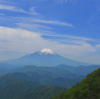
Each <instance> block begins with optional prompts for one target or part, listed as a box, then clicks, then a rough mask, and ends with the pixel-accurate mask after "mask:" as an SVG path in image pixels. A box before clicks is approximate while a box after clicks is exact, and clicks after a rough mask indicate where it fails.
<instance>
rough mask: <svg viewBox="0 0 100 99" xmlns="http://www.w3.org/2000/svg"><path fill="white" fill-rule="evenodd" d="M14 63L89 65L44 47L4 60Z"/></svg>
mask: <svg viewBox="0 0 100 99" xmlns="http://www.w3.org/2000/svg"><path fill="white" fill-rule="evenodd" d="M4 63H9V64H12V65H36V66H56V65H59V64H67V65H72V66H79V65H89V64H88V63H83V62H78V61H74V60H71V59H68V58H64V57H62V56H60V55H58V54H56V53H54V52H53V51H52V50H50V49H42V50H41V51H38V52H35V53H33V54H30V55H26V56H23V57H20V58H18V59H13V60H9V61H4Z"/></svg>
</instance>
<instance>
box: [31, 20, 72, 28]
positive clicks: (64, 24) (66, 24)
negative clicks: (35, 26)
mask: <svg viewBox="0 0 100 99" xmlns="http://www.w3.org/2000/svg"><path fill="white" fill-rule="evenodd" d="M33 21H34V22H38V23H45V24H54V25H62V26H68V27H73V25H72V24H68V23H64V22H59V21H51V20H39V19H35V20H33Z"/></svg>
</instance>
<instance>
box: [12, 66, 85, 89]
mask: <svg viewBox="0 0 100 99" xmlns="http://www.w3.org/2000/svg"><path fill="white" fill-rule="evenodd" d="M13 72H21V73H25V74H26V75H28V76H30V77H31V78H33V81H34V82H36V83H40V84H42V85H47V86H53V85H58V86H62V87H67V88H69V87H71V86H72V85H74V84H76V83H77V82H80V81H81V80H82V79H83V78H84V76H80V75H78V74H75V73H70V72H69V71H67V70H61V69H59V68H54V67H41V66H40V67H37V66H24V67H21V68H17V69H13V70H12V73H13Z"/></svg>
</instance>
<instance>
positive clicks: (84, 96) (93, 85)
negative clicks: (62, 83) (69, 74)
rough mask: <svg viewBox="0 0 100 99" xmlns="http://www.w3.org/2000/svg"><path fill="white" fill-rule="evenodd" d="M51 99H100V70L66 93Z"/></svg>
mask: <svg viewBox="0 0 100 99" xmlns="http://www.w3.org/2000/svg"><path fill="white" fill-rule="evenodd" d="M51 99H100V68H99V69H98V70H96V71H94V72H92V73H91V74H89V75H88V76H87V77H86V79H84V80H82V81H81V82H80V83H79V84H77V85H76V86H73V87H72V88H71V89H69V91H68V92H66V93H61V94H59V95H57V96H55V97H54V98H51Z"/></svg>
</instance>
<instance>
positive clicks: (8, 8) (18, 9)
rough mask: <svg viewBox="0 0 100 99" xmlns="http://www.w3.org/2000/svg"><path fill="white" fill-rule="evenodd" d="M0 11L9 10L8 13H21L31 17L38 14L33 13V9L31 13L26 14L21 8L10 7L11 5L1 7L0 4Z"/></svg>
mask: <svg viewBox="0 0 100 99" xmlns="http://www.w3.org/2000/svg"><path fill="white" fill-rule="evenodd" d="M0 10H9V11H14V12H21V13H26V14H33V15H37V14H38V13H37V12H35V10H34V9H31V12H27V11H25V10H23V9H21V8H18V7H15V6H11V5H2V4H0Z"/></svg>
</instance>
